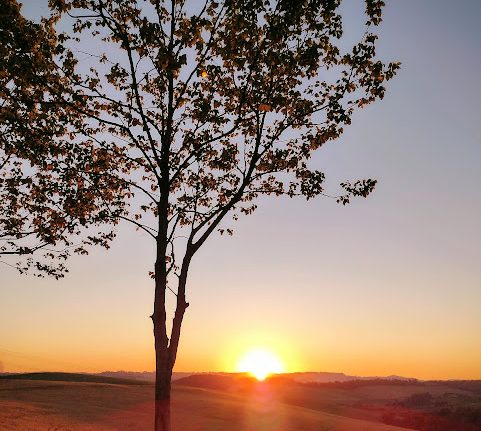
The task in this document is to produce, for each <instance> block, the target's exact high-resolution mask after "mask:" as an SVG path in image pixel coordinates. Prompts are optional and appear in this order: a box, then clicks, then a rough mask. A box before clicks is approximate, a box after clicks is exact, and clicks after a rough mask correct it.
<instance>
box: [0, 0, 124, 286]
mask: <svg viewBox="0 0 481 431" xmlns="http://www.w3.org/2000/svg"><path fill="white" fill-rule="evenodd" d="M0 9H1V12H0V256H2V257H3V258H4V259H7V258H8V257H17V258H18V259H15V260H14V261H12V260H11V259H9V260H4V261H2V262H3V263H5V264H7V265H11V266H14V267H15V268H17V269H18V270H19V271H20V272H26V271H29V270H32V272H34V273H35V274H36V275H38V276H43V275H45V274H47V275H51V276H54V277H55V278H60V277H63V276H64V274H65V272H66V271H67V267H66V265H65V263H64V262H65V260H66V259H67V258H68V256H69V255H70V253H71V252H76V253H86V252H87V246H88V245H93V244H96V245H97V244H100V245H103V246H106V247H107V246H108V243H109V241H110V240H111V239H112V237H113V232H112V229H111V228H109V229H107V228H105V227H104V225H105V222H107V221H108V222H111V221H112V218H111V217H110V215H111V214H112V212H113V211H112V210H109V211H107V210H106V208H105V205H104V204H105V202H109V204H110V207H111V208H115V211H118V208H120V207H122V206H123V201H122V200H119V198H120V196H121V193H120V192H121V190H123V189H122V187H121V184H119V183H116V180H115V178H114V177H111V176H110V177H109V175H108V169H106V167H105V162H103V161H100V160H97V161H95V160H93V157H92V154H91V148H88V147H86V146H82V145H77V144H76V143H75V144H74V143H73V142H69V141H70V140H71V139H72V138H73V137H74V136H75V135H78V134H79V133H81V131H82V129H83V127H84V124H83V119H82V118H80V117H79V116H78V112H77V110H73V109H72V108H71V103H70V102H71V101H72V92H71V89H70V88H69V80H68V79H66V78H65V77H64V76H62V73H61V71H60V70H58V69H57V66H56V64H55V62H54V57H55V55H56V49H57V40H56V34H55V31H54V29H53V27H52V24H53V21H51V20H50V21H49V20H43V21H42V22H41V23H34V22H31V21H29V20H27V19H25V18H24V17H22V15H21V14H20V5H19V4H18V3H17V2H16V1H15V0H13V1H5V0H2V1H0ZM73 96H74V95H73ZM75 105H76V107H78V106H84V103H83V102H82V101H81V100H79V99H76V103H75ZM107 156H108V155H107ZM107 156H106V157H104V159H105V160H107ZM87 161H89V162H90V169H85V168H86V162H87ZM85 179H87V180H88V181H85ZM99 191H100V192H99ZM94 226H95V227H97V228H99V227H100V226H102V228H101V229H93V230H92V228H93V227H94Z"/></svg>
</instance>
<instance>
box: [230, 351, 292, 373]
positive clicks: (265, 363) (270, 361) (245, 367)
mask: <svg viewBox="0 0 481 431" xmlns="http://www.w3.org/2000/svg"><path fill="white" fill-rule="evenodd" d="M237 370H238V371H240V372H242V373H249V374H251V375H252V376H254V377H255V378H256V379H257V380H264V379H265V378H266V377H267V376H270V375H271V374H276V373H283V372H284V364H283V363H282V361H281V360H280V359H279V358H278V357H277V356H276V355H275V354H274V353H272V352H270V351H268V350H266V349H254V350H250V351H249V352H247V353H246V354H245V355H244V356H243V357H242V358H241V359H240V360H239V362H238V364H237Z"/></svg>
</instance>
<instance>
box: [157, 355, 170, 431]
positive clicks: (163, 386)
mask: <svg viewBox="0 0 481 431" xmlns="http://www.w3.org/2000/svg"><path fill="white" fill-rule="evenodd" d="M160 353H162V352H160ZM163 357H164V355H162V354H161V355H159V352H156V373H155V431H171V422H170V385H171V379H172V370H171V369H170V366H169V364H166V363H165V362H164V361H163ZM166 365H167V367H166ZM165 368H167V369H165Z"/></svg>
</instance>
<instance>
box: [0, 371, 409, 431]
mask: <svg viewBox="0 0 481 431" xmlns="http://www.w3.org/2000/svg"><path fill="white" fill-rule="evenodd" d="M248 389H249V390H247V391H246V390H244V391H238V392H233V391H219V390H212V389H202V388H196V387H189V386H181V385H174V389H173V400H172V416H173V425H174V431H226V430H229V431H396V430H398V431H400V430H404V431H406V429H408V428H399V427H395V426H389V425H385V424H382V423H380V422H376V421H371V420H363V419H356V418H354V417H352V416H353V415H352V414H351V415H350V416H349V417H348V416H344V415H343V414H342V413H343V411H344V413H345V412H346V411H348V410H349V408H350V407H349V406H350V405H351V404H352V400H350V399H349V398H347V399H346V394H344V396H343V394H342V393H339V392H338V391H337V390H332V391H330V393H331V395H330V396H327V395H326V394H325V393H324V394H321V395H319V393H320V392H319V391H317V392H316V394H317V395H315V394H314V393H311V392H310V391H311V390H315V388H314V389H312V388H309V391H308V392H306V393H305V394H304V395H301V394H298V395H297V396H298V398H297V405H296V398H295V394H291V396H292V398H293V399H292V400H291V402H292V404H291V403H286V401H289V400H286V398H285V393H283V392H282V391H280V389H279V388H276V387H274V386H272V385H268V384H258V385H251V386H249V388H248ZM313 396H315V398H316V400H317V401H318V403H317V404H316V405H310V406H309V407H310V408H307V407H305V406H301V405H298V404H301V398H302V399H304V400H305V399H309V398H312V397H313ZM152 397H153V387H152V386H145V385H135V384H105V383H92V382H72V381H68V382H61V381H41V380H11V379H4V380H0V406H1V408H0V429H1V430H2V431H10V430H22V431H67V430H69V431H80V430H82V431H107V430H110V431H111V430H122V431H134V430H135V431H138V430H151V429H152V426H153V423H152V415H153V405H152ZM319 397H321V399H323V400H329V402H327V401H326V403H325V404H324V407H325V408H326V411H323V410H322V403H319ZM336 405H337V411H338V413H339V414H333V413H332V411H335V410H336V408H333V406H334V407H335V406H336ZM339 406H340V408H339ZM351 413H352V412H351Z"/></svg>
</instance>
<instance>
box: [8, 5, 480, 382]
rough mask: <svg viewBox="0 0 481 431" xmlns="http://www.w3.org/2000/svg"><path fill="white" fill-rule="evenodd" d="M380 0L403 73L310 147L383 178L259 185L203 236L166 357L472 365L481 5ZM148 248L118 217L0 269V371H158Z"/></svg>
mask: <svg viewBox="0 0 481 431" xmlns="http://www.w3.org/2000/svg"><path fill="white" fill-rule="evenodd" d="M386 3H387V6H386V8H385V11H384V22H383V24H382V27H381V31H380V40H379V53H380V54H381V56H383V57H384V58H388V59H394V60H399V61H401V62H402V68H401V71H400V72H399V74H398V76H397V78H396V79H394V80H393V81H391V82H390V83H389V85H388V92H387V94H386V97H385V99H384V100H383V101H381V102H377V103H376V104H374V105H372V106H370V107H368V108H366V109H364V110H362V111H360V112H359V113H357V114H356V115H355V117H354V121H353V124H352V125H351V126H350V127H348V128H347V129H346V132H345V133H344V135H343V136H342V138H341V139H339V140H337V141H335V142H331V143H329V144H328V145H327V146H325V147H323V148H322V149H321V150H320V151H319V152H318V154H317V155H316V156H315V159H314V164H315V165H316V167H317V168H318V169H321V170H324V171H325V172H326V175H327V177H328V184H331V185H332V186H334V185H335V184H337V183H339V181H341V180H344V179H357V178H376V179H377V180H378V185H377V187H376V190H375V192H374V193H373V194H372V195H371V196H370V197H369V198H368V199H361V200H355V201H353V202H352V203H351V204H350V205H349V206H346V207H342V206H340V205H337V204H336V203H335V202H334V201H332V200H330V199H326V198H319V199H316V200H311V201H309V202H306V201H303V200H291V199H288V198H286V199H284V198H270V199H269V198H267V199H263V200H262V201H260V202H259V209H258V210H257V211H256V212H255V213H254V215H251V216H248V217H245V218H242V219H241V220H240V221H238V222H237V223H236V226H235V234H234V236H233V237H220V236H219V237H215V238H212V239H210V240H209V242H208V243H207V244H206V245H205V246H203V249H202V250H201V251H200V252H199V253H198V255H196V257H195V260H194V262H193V266H192V269H191V272H190V281H189V285H188V292H187V296H188V298H187V301H188V302H189V303H190V307H189V308H188V310H187V313H186V316H185V319H184V325H183V329H182V338H181V344H180V350H179V354H178V358H177V363H176V367H175V370H176V371H235V370H236V364H237V362H238V360H239V358H240V357H241V356H242V355H243V354H244V353H245V352H246V351H248V350H250V349H253V348H265V349H268V350H270V351H272V352H274V353H275V354H276V355H277V356H279V357H280V358H281V359H282V361H283V362H284V364H285V368H286V370H287V371H292V372H293V371H333V372H344V373H346V374H353V375H362V376H372V375H393V374H395V375H403V376H410V377H417V378H422V379H448V378H459V379H481V312H480V311H479V310H481V228H480V224H479V220H481V121H480V114H481V109H480V102H479V101H480V100H481V99H480V97H481V81H480V79H479V70H481V44H480V41H481V26H480V25H479V23H480V20H481V3H480V2H479V1H477V0H462V1H459V2H452V1H449V0H390V1H389V0H388V1H386ZM23 4H24V13H25V14H26V15H28V16H29V17H32V18H35V17H38V16H40V15H41V14H45V13H46V9H45V5H44V2H39V1H34V0H24V1H23ZM356 8H357V2H356V1H355V0H347V1H346V2H345V5H344V9H345V17H346V18H345V20H346V24H347V25H349V23H350V20H351V18H352V19H353V20H354V17H355V14H356V12H355V10H356ZM153 252H154V250H153V244H151V243H150V241H149V239H148V238H146V237H145V236H144V235H142V234H139V232H135V231H134V230H133V229H132V228H130V227H128V226H124V227H121V228H120V229H119V232H118V237H117V239H116V240H115V242H114V243H113V246H112V248H111V249H110V250H108V251H106V250H100V249H97V250H94V251H92V252H91V253H90V254H89V256H87V257H76V258H73V259H72V260H71V262H70V274H69V275H68V276H67V277H66V278H65V279H63V280H61V281H55V280H51V279H43V280H42V279H35V278H32V277H26V276H21V275H19V274H17V273H16V272H15V271H14V270H13V269H11V268H9V267H6V266H2V267H0V298H1V300H0V371H2V370H3V371H10V372H13V371H53V370H63V371H73V372H78V371H85V372H97V371H105V370H132V371H142V370H153V369H154V352H153V335H152V327H151V321H150V319H149V318H148V316H149V315H150V314H151V312H152V305H153V283H152V281H151V280H150V279H149V277H148V276H147V273H148V271H149V270H150V269H151V267H152V265H153V256H154V254H153ZM172 299H173V298H171V300H172Z"/></svg>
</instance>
